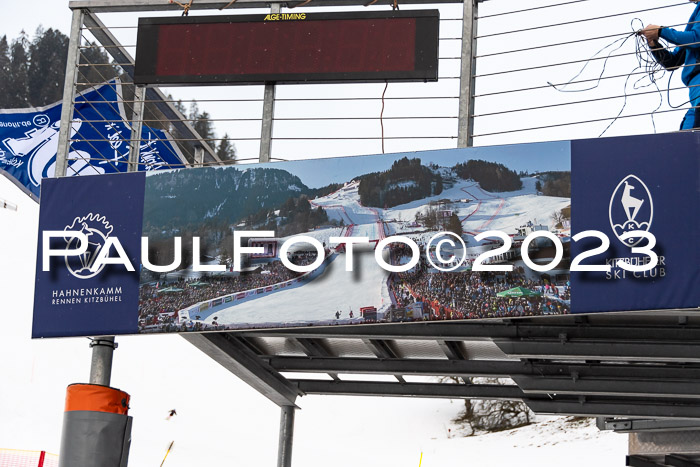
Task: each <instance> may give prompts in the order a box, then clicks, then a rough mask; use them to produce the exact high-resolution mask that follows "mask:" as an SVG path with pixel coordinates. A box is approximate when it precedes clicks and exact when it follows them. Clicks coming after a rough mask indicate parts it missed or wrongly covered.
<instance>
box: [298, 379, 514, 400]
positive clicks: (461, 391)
mask: <svg viewBox="0 0 700 467" xmlns="http://www.w3.org/2000/svg"><path fill="white" fill-rule="evenodd" d="M290 381H291V382H292V383H294V384H295V385H296V386H297V387H298V388H299V390H300V391H302V392H304V393H305V394H336V395H354V396H390V397H401V396H405V397H429V398H450V399H497V400H521V399H523V397H524V394H523V392H522V391H521V390H520V389H519V388H518V387H517V386H501V385H486V384H483V385H478V384H439V383H388V382H380V381H319V380H290Z"/></svg>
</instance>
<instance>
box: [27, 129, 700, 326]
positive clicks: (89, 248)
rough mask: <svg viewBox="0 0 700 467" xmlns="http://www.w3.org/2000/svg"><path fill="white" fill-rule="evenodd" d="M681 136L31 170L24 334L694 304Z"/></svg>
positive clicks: (692, 171)
mask: <svg viewBox="0 0 700 467" xmlns="http://www.w3.org/2000/svg"><path fill="white" fill-rule="evenodd" d="M698 151H700V136H699V135H697V134H694V133H679V134H670V135H654V136H640V137H625V138H608V139H597V140H584V141H574V142H555V143H538V144H526V145H512V146H501V147H486V148H468V149H454V150H439V151H428V152H418V153H406V154H394V155H381V156H360V157H346V158H333V159H322V160H307V161H294V162H280V163H273V164H252V165H244V166H229V167H211V168H196V169H180V170H168V171H159V172H151V173H147V174H143V173H137V174H119V175H116V174H115V175H101V176H94V177H78V178H64V179H46V180H44V182H43V190H44V191H43V193H42V204H41V213H40V235H39V250H38V251H39V254H38V258H37V286H36V293H35V302H34V303H35V305H34V324H33V336H34V337H58V336H87V335H112V334H137V333H159V332H203V331H221V330H236V329H258V328H281V327H295V326H304V327H306V326H329V325H371V324H373V323H410V322H416V321H420V322H425V321H436V320H441V321H443V320H468V319H498V318H518V317H533V316H545V315H559V314H569V313H594V312H622V311H630V310H658V309H679V308H683V309H689V308H690V309H692V308H698V306H700V274H698V272H699V271H698V249H697V242H696V235H697V232H698V227H700V226H699V225H698V222H699V221H698V216H697V213H698V212H700V211H699V208H700V199H699V197H700V195H699V188H700V180H699V179H700V175H699V169H700V167H699V165H698ZM81 194H84V195H85V196H81ZM88 194H89V196H88ZM405 325H410V324H405Z"/></svg>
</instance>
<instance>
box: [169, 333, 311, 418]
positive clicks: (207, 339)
mask: <svg viewBox="0 0 700 467" xmlns="http://www.w3.org/2000/svg"><path fill="white" fill-rule="evenodd" d="M182 337H183V338H184V339H185V340H186V341H188V342H189V343H190V344H192V345H194V346H195V347H197V348H198V349H199V350H201V351H202V352H204V353H205V354H207V355H208V356H209V357H211V358H212V359H213V360H215V361H216V362H218V363H219V364H220V365H221V366H223V367H224V368H226V369H227V370H229V371H230V372H231V373H233V374H235V375H236V376H238V377H239V378H241V379H242V380H243V381H245V382H246V383H248V384H249V385H250V386H251V387H253V388H254V389H256V390H257V391H258V392H260V393H261V394H262V395H264V396H265V397H267V398H268V399H270V400H271V401H272V402H274V403H275V404H277V405H279V406H286V405H291V406H294V405H295V401H296V398H297V395H298V394H299V391H298V389H297V388H296V387H295V386H293V385H292V384H290V383H289V382H288V381H287V380H286V379H285V378H284V377H283V376H282V375H280V374H279V373H278V372H277V371H276V370H275V369H274V368H272V367H270V366H269V365H267V364H266V363H265V362H264V361H262V360H261V359H260V358H259V357H258V356H257V355H255V353H253V351H252V350H250V348H249V347H247V346H246V345H245V344H244V343H242V342H241V341H240V340H239V338H237V337H235V336H233V335H230V334H226V333H203V334H195V333H192V334H183V335H182Z"/></svg>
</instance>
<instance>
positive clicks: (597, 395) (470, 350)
mask: <svg viewBox="0 0 700 467" xmlns="http://www.w3.org/2000/svg"><path fill="white" fill-rule="evenodd" d="M480 1H483V0H467V1H465V2H464V8H463V14H464V17H463V22H462V37H463V38H468V40H463V41H462V48H461V54H462V56H461V68H460V75H461V78H460V98H459V99H460V100H459V117H458V118H459V135H458V146H459V147H466V146H471V145H472V139H473V127H474V124H473V122H474V97H475V92H474V80H475V76H476V75H475V63H476V40H477V36H476V17H477V7H478V3H479V2H480ZM460 2H461V0H430V1H426V0H401V2H400V3H401V4H432V3H460ZM364 4H365V0H361V1H360V0H313V1H312V2H311V3H309V4H308V6H310V7H313V6H348V5H364ZM227 5H229V2H228V1H225V0H196V1H195V2H194V3H193V4H192V5H191V9H192V10H214V9H221V8H223V7H225V6H227ZM271 5H272V8H273V10H274V9H277V10H279V8H280V6H281V5H286V6H289V4H288V2H270V1H260V0H237V1H236V2H235V3H234V4H233V8H260V7H265V8H268V7H270V6H271ZM70 8H71V9H72V10H73V24H72V28H71V43H70V49H69V56H68V68H67V74H66V86H65V91H64V106H63V115H62V121H61V123H62V125H61V134H60V137H61V139H60V142H59V154H58V157H57V169H56V176H65V171H66V156H67V153H68V148H69V145H70V122H71V120H72V109H73V105H72V104H73V102H74V100H75V96H76V85H77V83H78V78H77V70H78V68H77V67H78V63H79V44H80V31H81V27H83V26H85V27H87V28H88V29H89V30H90V33H91V34H92V35H93V36H94V37H95V38H96V39H97V40H98V41H99V42H100V45H102V46H104V47H105V50H106V51H107V52H109V54H110V55H111V56H112V58H113V59H114V60H115V61H116V62H117V63H119V64H120V66H121V67H122V68H123V70H124V71H125V72H126V73H127V74H128V75H130V76H133V64H134V59H133V57H131V55H130V54H129V53H128V52H127V50H126V49H125V48H124V47H123V46H121V45H120V44H119V42H118V41H117V39H116V38H115V37H114V36H113V35H112V34H111V32H110V31H109V28H107V27H106V26H105V25H104V24H103V23H102V22H101V20H100V18H99V17H98V16H97V15H98V14H100V13H110V12H127V11H128V12H143V11H173V12H175V11H178V10H180V7H179V6H177V5H175V4H169V3H168V2H165V1H163V0H72V1H71V2H70ZM274 91H275V88H274V85H272V84H268V85H267V86H266V88H265V95H264V107H263V109H264V110H263V117H262V118H263V127H262V139H261V150H260V161H269V160H270V145H271V141H272V124H273V112H274V103H275V92H274ZM144 102H153V103H155V105H156V106H157V108H158V110H159V111H160V112H162V114H163V115H165V117H166V118H167V119H168V120H169V121H173V122H175V124H176V126H177V127H178V130H179V131H181V132H183V133H185V134H187V135H189V137H190V138H192V139H195V140H200V142H201V149H198V153H199V154H200V155H199V156H197V157H196V158H195V159H196V160H195V164H194V165H202V164H211V163H214V164H216V163H220V160H219V159H218V158H217V157H216V155H215V153H214V151H213V150H212V148H211V147H210V146H209V145H207V143H206V142H204V141H201V139H202V138H201V137H200V136H199V135H198V134H197V133H196V131H195V130H194V128H193V126H192V125H191V124H190V123H189V122H188V121H187V119H186V118H185V117H184V116H183V115H182V114H181V113H180V112H179V111H178V110H177V108H176V107H175V106H174V105H173V103H172V101H171V100H169V99H167V98H166V97H165V96H164V95H163V93H162V92H160V91H159V90H158V89H156V88H146V89H144V88H140V89H138V88H137V91H136V93H135V98H134V103H135V106H134V115H135V117H134V122H135V126H134V129H135V130H136V135H137V137H135V138H134V139H135V140H137V142H138V139H139V137H138V135H139V127H140V122H142V121H143V117H142V112H143V103H144ZM138 146H139V145H138V144H134V145H132V148H131V149H132V151H131V153H130V161H131V162H132V164H131V165H130V167H131V168H134V167H135V164H134V162H135V161H138V151H139V148H138ZM201 154H203V155H201ZM696 311H697V310H676V311H664V312H646V313H620V314H608V315H595V316H556V317H538V318H535V319H529V318H523V319H503V320H491V321H481V322H445V323H442V322H426V323H411V324H390V325H387V324H376V325H363V326H350V327H345V326H332V327H325V328H315V327H314V328H300V329H282V330H254V331H231V332H210V333H202V334H194V333H193V334H186V335H184V336H183V337H184V338H185V339H186V340H187V341H188V342H190V343H191V344H193V345H194V346H195V347H197V348H198V349H199V350H201V351H202V352H204V353H205V354H207V355H208V356H209V357H211V358H212V359H214V360H215V361H217V362H218V363H219V364H221V365H222V366H223V367H224V368H226V369H227V370H229V371H230V372H231V373H233V374H234V375H236V376H237V377H239V378H240V379H242V380H243V381H245V382H246V383H248V384H249V385H251V386H252V387H253V388H255V389H256V390H258V391H259V392H260V393H261V394H263V395H264V396H266V397H267V398H268V399H270V400H271V401H272V402H274V403H275V404H276V405H278V406H279V407H280V408H281V419H280V444H279V455H278V466H280V467H282V466H284V467H288V466H290V465H291V451H292V449H291V448H292V438H293V423H294V412H295V409H296V408H297V406H296V403H297V399H298V397H299V396H304V395H308V394H345V395H369V396H405V397H435V398H451V399H472V398H474V399H505V400H517V401H522V402H524V403H525V404H527V405H528V406H529V407H530V408H531V409H532V410H533V411H534V412H536V413H547V414H569V415H581V416H589V417H590V416H597V417H608V418H607V419H601V420H602V425H601V426H602V427H604V428H605V427H607V428H611V429H615V430H618V431H626V432H633V431H635V429H639V430H641V429H649V427H651V426H654V427H656V429H673V430H678V429H693V428H697V427H698V423H699V422H698V419H700V391H699V390H698V389H699V388H700V316H698V315H696V314H694V313H695V312H696ZM115 347H116V345H115V344H114V343H113V339H110V338H107V339H104V338H102V339H101V340H100V341H99V342H97V343H96V344H95V345H94V354H93V369H94V371H95V376H94V378H93V377H91V380H94V382H99V383H101V384H109V370H108V368H110V367H111V356H112V352H113V350H114V348H115ZM351 347H352V348H353V349H355V350H356V349H358V348H362V349H364V354H363V355H362V356H357V355H356V353H357V352H356V351H355V352H351V351H349V350H348V349H349V348H351ZM290 348H292V349H296V350H295V351H291V352H290V350H289V349H290ZM282 373H285V374H292V375H293V374H294V373H306V374H308V373H316V374H320V375H328V377H330V380H328V378H325V379H323V380H321V379H308V378H295V377H289V376H284V375H283V374H282ZM343 374H357V375H369V376H368V379H367V380H365V381H357V380H352V381H348V380H344V379H343V378H342V376H341V375H343ZM372 375H391V376H393V377H394V378H395V379H396V381H395V382H377V381H372V380H371V376H372ZM408 376H411V377H415V376H422V377H439V376H444V377H462V378H471V377H504V378H510V379H511V380H512V382H513V384H509V385H494V384H467V383H465V384H448V383H439V382H409V381H407V379H406V377H408ZM435 381H437V380H435ZM617 417H623V418H624V420H623V421H618V420H617ZM650 418H652V419H662V420H661V421H660V422H658V423H657V422H655V421H649V420H648V419H650ZM688 419H695V420H688ZM645 421H646V423H647V425H644V423H645ZM630 459H631V460H628V462H637V463H629V464H628V465H664V464H658V463H654V464H642V463H640V462H659V460H658V459H656V460H647V459H646V458H644V459H639V456H634V455H632V456H630ZM692 461H693V460H692V459H690V458H686V457H683V456H678V455H672V454H669V455H668V456H667V459H666V462H667V464H668V465H698V464H692V463H690V464H687V463H686V464H682V463H679V462H692ZM669 462H677V463H669Z"/></svg>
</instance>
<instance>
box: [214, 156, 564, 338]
mask: <svg viewBox="0 0 700 467" xmlns="http://www.w3.org/2000/svg"><path fill="white" fill-rule="evenodd" d="M442 170H443V171H448V169H446V168H445V169H442ZM522 180H523V188H522V189H520V190H517V191H513V192H507V193H489V192H487V191H485V190H483V189H482V188H481V187H480V186H479V184H478V183H475V182H473V181H471V180H462V179H457V178H455V179H454V183H453V185H452V186H450V187H449V188H447V189H445V190H444V191H443V192H442V193H441V194H440V195H436V196H431V197H427V198H423V199H420V200H416V201H413V202H411V203H407V204H404V205H400V206H396V207H394V208H390V209H378V208H371V207H366V206H363V205H362V204H361V203H360V197H359V193H358V188H359V183H358V182H356V181H348V182H347V183H346V184H345V185H344V186H343V187H342V188H340V189H339V190H336V191H334V192H333V193H330V194H328V195H326V196H323V197H319V198H316V199H313V200H311V204H312V206H314V207H322V208H323V209H324V210H325V211H326V213H327V214H328V217H329V218H330V219H334V220H342V221H343V222H344V223H345V225H347V226H349V225H352V226H353V228H352V232H351V235H352V236H355V237H367V238H369V239H370V240H371V241H375V242H376V241H378V240H381V239H383V238H385V237H386V236H387V230H388V231H390V232H392V233H397V234H409V235H410V236H412V237H414V238H416V239H419V238H420V239H422V240H427V237H430V236H432V235H433V234H434V232H428V233H416V232H415V230H416V229H415V228H414V229H411V228H410V227H408V228H407V227H405V224H406V223H407V222H406V221H413V220H414V219H415V217H416V214H417V213H419V212H420V211H421V210H423V209H425V208H426V207H427V206H428V205H429V203H430V202H431V201H437V200H439V199H448V200H451V201H452V203H451V205H450V206H451V209H453V210H454V211H455V212H456V214H457V215H458V216H459V217H460V220H462V225H463V228H464V230H465V231H466V232H471V233H478V232H483V231H486V230H501V231H503V232H506V233H508V234H514V233H515V231H516V228H517V227H519V226H522V225H525V224H526V223H528V222H532V223H534V224H538V223H541V224H545V225H547V226H548V227H550V229H553V220H552V213H554V212H555V211H559V210H561V209H563V208H565V207H566V206H568V205H570V200H569V199H568V198H557V197H549V196H538V195H537V191H536V189H535V184H536V182H537V180H536V178H535V177H525V178H523V179H522ZM384 223H386V225H387V226H388V227H385V224H384ZM412 230H413V233H411V231H412ZM339 231H340V229H337V228H336V229H321V230H318V231H313V232H309V233H308V235H310V236H313V237H315V238H317V239H318V240H320V241H323V242H325V243H326V244H327V245H328V244H329V237H330V236H331V235H340V233H339ZM344 232H345V233H346V234H347V233H348V231H347V230H344ZM467 244H468V245H469V247H470V248H471V250H470V251H469V252H468V257H469V258H470V259H473V258H474V257H476V256H478V255H479V254H480V253H482V252H483V250H484V249H490V248H492V246H483V245H480V246H477V245H476V242H474V241H471V242H470V241H469V240H468V241H467ZM356 249H358V248H356ZM356 257H357V259H356V260H355V263H356V264H355V267H354V270H355V272H353V273H350V272H347V271H345V261H346V255H345V254H344V253H341V255H340V257H339V258H337V259H336V260H335V261H333V263H331V264H330V265H329V266H328V268H327V270H326V271H324V273H323V274H322V275H321V276H320V277H318V278H316V279H315V280H313V281H310V282H308V283H306V284H304V285H302V286H301V287H297V288H294V289H289V290H283V291H277V292H275V293H274V294H270V295H261V296H260V297H259V298H255V299H254V300H250V301H247V302H242V303H236V304H234V305H232V306H230V307H229V308H227V309H225V310H222V311H217V312H216V313H213V314H211V315H209V316H208V317H206V318H205V319H204V320H203V321H204V322H205V323H207V324H212V323H214V318H215V317H216V319H217V321H218V323H221V324H225V325H229V324H240V325H243V324H256V325H263V326H267V325H273V324H274V323H298V324H303V323H314V324H318V325H321V324H334V323H341V322H347V320H348V319H349V312H350V310H353V313H354V316H355V318H356V319H357V318H358V317H359V309H360V307H365V306H374V307H377V309H378V310H380V311H381V310H383V309H385V308H386V307H388V306H389V305H390V303H391V302H390V298H389V292H388V289H387V285H386V279H387V275H388V274H387V272H386V271H384V270H383V269H382V268H381V267H379V265H378V264H377V263H376V261H375V259H374V256H373V254H372V251H371V250H370V251H368V252H366V253H364V254H360V253H359V252H358V254H356ZM336 311H340V312H341V319H340V320H335V319H334V318H335V317H334V314H335V313H336Z"/></svg>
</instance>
